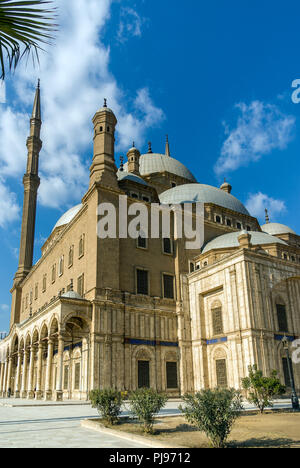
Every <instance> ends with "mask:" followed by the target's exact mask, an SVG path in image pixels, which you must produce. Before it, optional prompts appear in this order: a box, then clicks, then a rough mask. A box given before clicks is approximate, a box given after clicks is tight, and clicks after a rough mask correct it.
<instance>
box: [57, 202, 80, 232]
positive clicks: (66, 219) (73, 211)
mask: <svg viewBox="0 0 300 468" xmlns="http://www.w3.org/2000/svg"><path fill="white" fill-rule="evenodd" d="M82 207H83V205H82V204H81V203H80V205H76V206H73V208H70V210H68V211H67V212H66V213H64V214H63V215H62V216H61V217H60V218H59V220H58V221H57V223H56V224H55V226H54V228H53V229H52V232H53V231H54V229H56V228H57V227H60V226H64V225H65V224H69V223H70V221H72V219H73V218H75V216H76V215H77V213H79V211H80V210H81V208H82Z"/></svg>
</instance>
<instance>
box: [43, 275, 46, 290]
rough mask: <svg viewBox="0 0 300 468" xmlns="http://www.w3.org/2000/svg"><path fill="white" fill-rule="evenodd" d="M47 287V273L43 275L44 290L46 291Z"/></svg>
mask: <svg viewBox="0 0 300 468" xmlns="http://www.w3.org/2000/svg"><path fill="white" fill-rule="evenodd" d="M46 288H47V275H44V276H43V292H45V291H46Z"/></svg>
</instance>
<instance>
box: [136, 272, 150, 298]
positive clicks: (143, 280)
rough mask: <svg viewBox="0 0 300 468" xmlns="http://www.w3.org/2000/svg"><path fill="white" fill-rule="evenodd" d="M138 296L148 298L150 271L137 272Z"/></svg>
mask: <svg viewBox="0 0 300 468" xmlns="http://www.w3.org/2000/svg"><path fill="white" fill-rule="evenodd" d="M136 281H137V294H144V295H145V296H148V293H149V291H148V271H146V270H136Z"/></svg>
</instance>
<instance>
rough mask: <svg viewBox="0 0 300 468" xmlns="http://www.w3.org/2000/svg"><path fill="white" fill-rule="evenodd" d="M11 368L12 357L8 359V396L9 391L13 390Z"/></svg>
mask: <svg viewBox="0 0 300 468" xmlns="http://www.w3.org/2000/svg"><path fill="white" fill-rule="evenodd" d="M11 368H12V357H9V358H8V367H7V379H6V395H7V394H8V390H9V389H10V390H12V389H11V386H10V385H11V382H10V381H11Z"/></svg>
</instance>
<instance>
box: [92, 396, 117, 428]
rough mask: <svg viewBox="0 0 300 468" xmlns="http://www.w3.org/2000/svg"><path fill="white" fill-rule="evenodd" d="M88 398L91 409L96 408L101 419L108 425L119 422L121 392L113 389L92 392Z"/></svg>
mask: <svg viewBox="0 0 300 468" xmlns="http://www.w3.org/2000/svg"><path fill="white" fill-rule="evenodd" d="M89 398H90V400H91V403H92V407H93V408H97V410H98V412H99V414H100V416H101V418H103V419H104V420H105V421H106V422H107V423H108V424H112V425H113V424H116V423H117V422H118V421H119V415H120V412H121V406H122V402H123V397H122V395H121V392H118V391H117V390H113V389H105V390H92V391H91V392H90V393H89Z"/></svg>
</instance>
